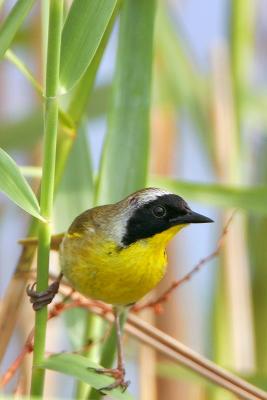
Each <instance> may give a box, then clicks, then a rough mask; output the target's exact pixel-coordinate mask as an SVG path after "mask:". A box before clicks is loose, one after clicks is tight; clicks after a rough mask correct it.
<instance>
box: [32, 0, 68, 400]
mask: <svg viewBox="0 0 267 400" xmlns="http://www.w3.org/2000/svg"><path fill="white" fill-rule="evenodd" d="M49 10H50V11H49V30H48V49H47V60H46V85H45V93H44V97H45V110H44V121H45V122H44V161H43V177H42V182H41V199H40V209H41V214H42V215H43V216H44V217H45V219H46V220H48V222H47V223H42V224H40V226H39V235H38V238H39V245H38V261H37V291H42V290H45V289H46V288H47V286H48V274H49V251H50V240H51V227H50V223H49V220H50V219H51V215H52V208H53V193H54V179H55V160H56V141H57V126H58V103H57V98H56V96H57V89H58V77H59V62H60V44H61V29H62V16H63V0H50V8H49ZM46 325H47V307H44V308H43V309H41V310H39V311H37V312H36V317H35V334H34V353H33V372H32V386H31V394H32V395H33V396H42V393H43V386H44V370H43V369H42V368H39V367H38V364H39V363H40V362H41V361H42V360H43V357H44V352H45V338H46Z"/></svg>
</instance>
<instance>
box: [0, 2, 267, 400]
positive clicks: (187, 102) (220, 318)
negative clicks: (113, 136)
mask: <svg viewBox="0 0 267 400" xmlns="http://www.w3.org/2000/svg"><path fill="white" fill-rule="evenodd" d="M14 3H15V2H14V1H11V0H6V1H0V7H1V9H0V12H1V18H3V19H4V17H5V16H6V15H7V14H8V12H9V10H10V9H11V7H12V5H13V4H14ZM37 3H38V4H36V5H35V6H34V8H33V9H32V11H31V13H30V15H29V16H28V17H27V19H26V21H25V23H24V24H23V26H22V28H21V29H20V31H19V33H18V34H17V35H16V37H15V41H14V42H13V45H12V51H14V53H15V54H16V55H17V56H18V57H19V58H20V59H21V60H23V61H24V62H25V64H26V65H27V67H28V68H29V70H30V71H31V72H32V73H33V75H34V76H35V77H36V79H37V80H38V81H39V82H42V79H43V77H42V48H41V45H40V42H41V25H42V24H41V20H40V3H39V2H37ZM66 3H68V2H66ZM69 3H71V2H69ZM266 21H267V7H266V1H265V0H254V1H253V0H232V1H230V0H229V1H226V0H202V1H201V2H200V1H197V0H179V1H178V0H176V1H175V0H173V1H171V0H170V1H163V0H160V1H158V8H157V17H156V25H155V36H154V64H153V85H152V86H153V91H152V93H153V94H152V107H151V146H150V154H149V156H150V177H149V179H148V184H154V185H158V186H163V187H166V188H167V189H172V190H175V191H176V192H177V193H178V194H180V195H182V196H183V197H185V199H186V200H187V201H188V202H189V203H190V205H191V206H192V208H193V209H194V210H196V211H197V212H200V213H203V214H205V215H207V216H209V217H211V218H213V219H214V221H215V223H214V224H212V225H204V226H203V225H199V226H197V225H196V226H190V227H189V228H187V229H186V230H184V231H183V232H182V233H181V234H180V235H179V236H178V237H177V238H175V240H174V241H173V242H172V244H171V246H170V247H169V259H170V262H169V269H168V273H167V275H166V277H165V279H164V281H163V282H162V284H161V285H160V287H159V288H158V289H157V293H161V292H162V291H163V290H164V288H166V287H168V285H169V284H170V283H171V282H172V281H173V280H175V279H177V278H179V277H182V276H183V275H184V274H185V273H186V272H188V271H189V270H190V269H191V268H192V267H193V266H194V265H195V264H196V263H197V262H198V261H199V260H200V259H201V258H203V257H205V256H207V255H208V254H209V253H211V252H212V251H213V250H214V249H215V248H216V246H217V242H218V240H219V237H220V235H221V232H222V230H223V226H224V225H225V223H226V221H227V220H228V218H229V217H230V215H231V213H232V211H233V209H238V212H236V213H235V216H234V219H233V221H232V223H231V225H230V228H229V232H228V234H227V237H226V240H225V244H224V247H223V249H221V252H220V256H219V257H218V258H217V259H215V260H213V261H212V262H210V263H209V264H207V265H205V266H204V267H203V268H202V269H201V270H200V271H199V273H198V274H196V275H195V276H194V277H193V278H192V279H191V280H190V281H189V282H187V283H186V284H185V285H183V286H182V287H180V288H178V290H177V291H176V292H174V293H173V294H172V296H171V298H170V300H169V301H168V303H166V304H164V312H163V313H162V314H161V315H156V314H155V313H154V312H153V311H151V310H149V311H147V310H146V311H144V318H146V319H147V320H149V321H150V322H152V323H154V324H155V325H156V326H158V327H159V328H160V329H162V330H163V331H165V332H167V333H169V334H170V335H171V336H173V337H175V338H176V339H178V340H180V341H181V342H183V343H184V344H186V345H188V346H189V347H191V348H192V349H194V350H196V351H197V352H199V353H201V354H203V355H205V356H206V357H208V358H210V359H212V360H213V361H215V362H216V363H218V364H219V365H221V366H223V367H225V368H228V369H230V370H231V371H234V372H235V373H237V374H240V375H241V376H242V377H244V378H246V379H248V380H250V381H251V382H253V383H254V384H256V385H257V386H260V387H262V388H264V389H267V342H266V330H267V279H266V278H267V246H266V238H267V219H266V216H267V204H266V203H264V201H265V200H266V191H264V190H265V189H264V186H265V185H266V179H267V173H266V171H267V157H266V155H267V136H266V124H267V112H266V110H267V79H266V68H267V63H266V60H267V58H266V54H267V47H266V40H267V22H266ZM117 28H118V27H117V25H116V24H115V27H114V29H113V32H112V35H111V38H110V40H109V42H108V45H107V48H106V50H105V53H104V57H103V59H102V61H101V65H100V68H99V71H98V73H97V78H96V84H95V87H94V92H93V95H92V96H91V99H90V102H89V104H88V106H87V108H86V112H85V115H84V120H83V129H84V132H85V133H86V134H85V139H86V141H87V144H88V151H89V154H90V158H91V162H92V165H93V170H94V172H95V174H97V172H98V166H99V160H100V156H101V150H102V144H103V140H104V138H105V132H106V120H107V113H108V107H109V102H110V93H111V83H112V78H113V73H114V66H115V59H116V48H117V35H118V29H117ZM0 87H1V90H0V118H1V125H0V146H1V147H2V148H3V149H4V150H5V151H7V152H8V153H9V154H10V155H11V156H12V157H13V158H14V159H15V160H16V162H17V163H18V164H19V165H20V166H22V167H23V166H24V167H25V168H24V169H22V170H23V173H24V174H25V176H26V177H27V178H28V179H29V180H30V182H31V184H32V186H33V187H34V188H35V189H36V188H37V187H38V182H39V178H40V177H39V173H40V171H39V169H38V168H26V167H27V166H32V167H39V166H40V165H41V135H42V104H41V98H40V96H39V95H38V93H37V92H36V90H35V89H34V88H33V87H32V85H31V84H30V83H29V82H28V80H27V79H26V78H25V76H24V75H23V73H21V71H19V70H18V68H17V67H16V66H15V65H14V62H12V54H6V56H5V59H4V60H3V62H2V63H1V64H0ZM60 101H61V103H62V106H64V104H66V103H67V102H68V99H67V98H65V97H64V96H62V99H61V100H60ZM73 166H74V168H75V164H73ZM77 168H78V166H77ZM159 176H160V178H159ZM75 177H76V179H77V180H79V179H82V178H81V177H80V174H79V171H78V170H77V171H76V172H75ZM166 177H167V178H168V179H166ZM219 185H221V186H219ZM256 186H257V187H263V190H262V191H257V189H253V187H256ZM244 187H245V188H246V189H244ZM62 193H63V192H62V191H61V192H60V193H59V195H58V197H57V199H56V207H57V208H56V209H57V210H59V209H60V208H62V207H61V206H62V202H63V201H64V196H63V195H62ZM264 196H265V197H264ZM90 201H91V199H88V207H89V206H90ZM73 202H74V203H76V202H79V200H78V198H77V196H74V197H73ZM265 204H266V210H265ZM85 208H86V207H85ZM74 209H75V207H74ZM73 213H74V215H75V212H74V211H73ZM70 214H71V213H70ZM57 215H58V214H57ZM74 215H73V216H74ZM71 220H72V215H69V214H68V215H65V219H64V222H62V220H61V221H58V222H57V218H56V219H55V231H57V232H59V231H61V230H62V229H65V228H66V227H67V226H68V225H69V223H70V222H71ZM28 224H29V217H28V216H26V215H25V214H24V213H23V212H22V211H21V210H20V209H19V208H17V207H16V206H15V205H13V203H11V202H10V201H9V200H8V199H7V198H6V197H4V196H3V195H1V194H0V277H1V279H0V297H1V298H3V296H4V294H5V291H6V289H7V287H8V284H9V281H10V279H11V277H12V274H13V272H14V270H15V267H16V263H17V260H18V257H19V255H20V247H19V245H18V244H17V240H18V239H20V238H22V237H24V236H25V235H26V234H27V226H28ZM54 258H55V264H56V263H57V262H56V261H57V260H56V255H55V257H54V256H53V260H54ZM55 268H56V267H55ZM24 302H25V304H23V307H22V309H21V311H20V315H19V318H18V321H17V327H16V330H15V333H14V334H13V336H12V340H11V341H10V343H9V347H8V351H7V352H6V354H5V357H4V359H3V362H2V365H1V373H2V372H4V371H5V370H6V368H7V367H8V366H9V365H10V363H11V362H12V361H13V359H14V357H15V356H16V355H17V354H18V352H19V351H20V349H21V346H22V344H23V343H24V340H25V337H26V335H27V333H28V332H29V330H30V329H31V327H32V326H33V319H34V316H33V313H32V311H31V308H30V306H29V304H28V300H27V299H24ZM65 322H66V321H65V319H63V318H60V319H58V320H56V321H52V322H51V323H49V327H48V342H47V350H48V351H49V352H52V351H57V352H58V351H62V350H68V349H71V348H72V338H71V337H70V336H71V335H72V336H75V332H74V333H73V332H72V333H71V334H70V336H68V335H67V334H66V328H65V326H64V324H65ZM126 344H127V360H128V361H127V362H128V367H127V368H128V375H129V377H130V379H131V380H132V382H133V384H132V385H131V386H130V392H131V393H133V394H134V395H135V397H136V398H138V399H141V400H165V399H168V400H174V399H177V398H179V399H189V400H191V399H194V400H204V399H226V400H228V399H234V398H235V396H233V395H230V394H229V393H227V392H226V391H223V390H222V389H218V387H216V386H214V385H211V384H210V383H208V382H207V381H205V380H204V379H202V378H200V377H198V376H197V375H195V374H193V373H191V372H190V371H188V370H185V369H183V368H182V367H180V366H178V365H174V364H172V363H171V362H170V361H169V360H167V359H164V358H162V357H160V356H159V355H158V354H156V353H155V352H154V351H153V350H151V349H148V348H147V347H145V346H143V345H140V344H138V343H137V342H136V341H135V340H134V339H132V338H128V337H127V338H126ZM30 365H31V364H30V357H28V358H27V360H26V362H25V365H24V378H23V379H24V385H25V387H27V385H28V384H29V383H28V380H29V373H28V371H29V368H30ZM16 379H17V377H16ZM16 379H14V380H13V381H12V383H11V384H10V385H9V386H8V387H7V389H6V392H8V393H12V392H13V390H14V388H15V387H16ZM47 380H49V382H50V384H49V385H46V396H57V397H62V398H74V382H73V381H72V379H68V378H66V377H63V376H60V375H58V374H56V375H55V374H54V373H53V374H52V373H48V374H47Z"/></svg>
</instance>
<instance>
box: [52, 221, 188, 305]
mask: <svg viewBox="0 0 267 400" xmlns="http://www.w3.org/2000/svg"><path fill="white" fill-rule="evenodd" d="M182 227H183V226H181V225H180V226H175V227H172V228H170V229H168V230H166V231H164V232H162V233H159V234H157V235H154V236H153V237H151V238H148V239H143V240H139V241H137V242H135V243H133V244H132V245H130V246H128V247H126V248H118V246H117V245H116V243H114V242H110V241H105V240H104V239H103V238H98V237H95V238H93V239H91V240H88V239H86V238H83V237H78V236H77V235H75V234H74V235H71V237H66V238H65V239H64V242H63V245H62V249H61V254H60V259H61V266H62V271H63V273H64V275H65V276H66V277H67V279H68V280H69V281H70V283H71V284H72V285H73V287H74V288H75V289H76V290H78V291H79V292H81V293H83V294H84V295H86V296H88V297H91V298H94V299H97V300H102V301H104V302H106V303H110V304H123V305H126V304H131V303H135V302H136V301H137V300H139V299H141V298H142V297H143V296H144V295H145V294H146V293H148V292H149V291H150V290H151V289H153V288H154V287H155V286H156V285H157V284H158V282H159V281H160V280H161V279H162V277H163V275H164V273H165V269H166V264H167V259H166V253H165V248H166V245H167V243H168V242H169V240H170V239H171V238H172V237H173V236H174V235H175V234H176V233H177V232H178V231H179V230H180V229H181V228H182Z"/></svg>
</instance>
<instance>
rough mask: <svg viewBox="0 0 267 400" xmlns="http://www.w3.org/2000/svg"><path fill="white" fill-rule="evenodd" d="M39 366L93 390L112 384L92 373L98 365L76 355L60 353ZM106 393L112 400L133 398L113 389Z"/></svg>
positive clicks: (107, 378)
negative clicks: (84, 384)
mask: <svg viewBox="0 0 267 400" xmlns="http://www.w3.org/2000/svg"><path fill="white" fill-rule="evenodd" d="M40 366H41V367H43V368H46V369H50V370H53V371H57V372H61V373H63V374H66V375H70V376H74V377H75V378H77V379H80V380H81V381H83V382H86V383H87V384H88V385H90V386H93V387H94V388H95V389H101V388H102V387H105V386H108V385H110V384H111V383H112V382H114V380H113V379H112V378H110V377H108V376H105V375H101V374H99V373H97V372H95V371H94V369H95V368H101V367H100V366H99V365H97V364H95V363H94V362H92V361H89V360H88V358H86V357H83V356H80V355H78V354H70V353H60V354H57V355H53V356H50V357H49V358H47V359H45V360H44V361H43V362H42V364H41V365H40ZM106 393H107V394H109V396H110V397H111V398H113V399H118V400H133V397H132V396H131V395H130V394H129V393H127V392H124V393H122V391H121V390H120V389H114V390H112V391H110V392H106Z"/></svg>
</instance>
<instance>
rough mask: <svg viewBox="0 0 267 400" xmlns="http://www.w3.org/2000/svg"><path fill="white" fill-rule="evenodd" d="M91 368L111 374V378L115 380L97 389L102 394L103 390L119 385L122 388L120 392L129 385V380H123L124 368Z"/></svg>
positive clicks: (100, 372)
mask: <svg viewBox="0 0 267 400" xmlns="http://www.w3.org/2000/svg"><path fill="white" fill-rule="evenodd" d="M90 369H91V368H90ZM92 369H93V370H94V371H95V372H97V373H99V374H103V375H107V376H111V377H112V378H114V379H115V381H114V382H113V383H111V384H110V385H108V386H104V387H102V388H100V389H98V391H99V392H100V393H102V394H105V393H104V391H110V390H112V389H115V388H117V387H120V388H121V389H122V392H125V390H126V389H127V388H128V386H129V385H130V381H125V369H124V368H92Z"/></svg>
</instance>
